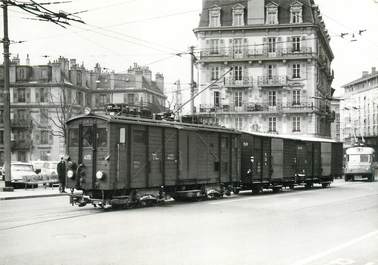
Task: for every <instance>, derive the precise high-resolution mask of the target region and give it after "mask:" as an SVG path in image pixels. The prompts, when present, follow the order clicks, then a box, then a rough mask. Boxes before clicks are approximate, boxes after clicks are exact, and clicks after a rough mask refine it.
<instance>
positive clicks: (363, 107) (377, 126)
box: [340, 67, 378, 146]
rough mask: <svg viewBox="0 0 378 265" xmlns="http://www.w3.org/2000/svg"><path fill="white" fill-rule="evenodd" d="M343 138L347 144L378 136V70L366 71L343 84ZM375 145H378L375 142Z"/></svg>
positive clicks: (341, 109)
mask: <svg viewBox="0 0 378 265" xmlns="http://www.w3.org/2000/svg"><path fill="white" fill-rule="evenodd" d="M343 88H344V100H343V101H342V102H341V105H340V111H341V121H342V122H341V138H342V139H343V141H344V142H345V145H346V146H350V145H353V144H354V143H355V142H356V139H360V140H362V137H364V138H378V71H377V70H376V68H375V67H373V68H372V70H371V72H370V73H369V72H368V71H364V72H363V73H362V76H361V78H358V79H357V80H354V81H352V82H350V83H348V84H346V85H344V86H343ZM374 145H378V142H377V144H374Z"/></svg>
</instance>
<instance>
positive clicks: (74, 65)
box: [70, 59, 76, 70]
mask: <svg viewBox="0 0 378 265" xmlns="http://www.w3.org/2000/svg"><path fill="white" fill-rule="evenodd" d="M70 69H71V70H73V69H76V59H70Z"/></svg>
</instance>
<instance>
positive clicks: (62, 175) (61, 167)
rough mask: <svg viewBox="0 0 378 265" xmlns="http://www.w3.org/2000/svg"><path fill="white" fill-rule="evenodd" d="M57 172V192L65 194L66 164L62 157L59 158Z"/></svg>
mask: <svg viewBox="0 0 378 265" xmlns="http://www.w3.org/2000/svg"><path fill="white" fill-rule="evenodd" d="M57 172H58V178H59V191H60V192H61V193H65V192H66V191H65V188H66V163H65V162H64V157H63V156H62V157H61V158H60V162H59V163H58V165H57Z"/></svg>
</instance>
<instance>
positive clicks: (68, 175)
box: [67, 170, 74, 179]
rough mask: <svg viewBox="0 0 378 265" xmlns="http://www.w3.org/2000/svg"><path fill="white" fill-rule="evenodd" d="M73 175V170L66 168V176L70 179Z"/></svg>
mask: <svg viewBox="0 0 378 265" xmlns="http://www.w3.org/2000/svg"><path fill="white" fill-rule="evenodd" d="M73 176H74V172H73V171H72V170H68V171H67V177H68V178H69V179H72V178H73Z"/></svg>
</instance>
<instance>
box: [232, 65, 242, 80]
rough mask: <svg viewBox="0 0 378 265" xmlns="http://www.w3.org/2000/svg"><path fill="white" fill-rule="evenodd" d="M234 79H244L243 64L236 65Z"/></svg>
mask: <svg viewBox="0 0 378 265" xmlns="http://www.w3.org/2000/svg"><path fill="white" fill-rule="evenodd" d="M234 79H235V80H236V81H241V80H243V67H242V66H235V67H234Z"/></svg>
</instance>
